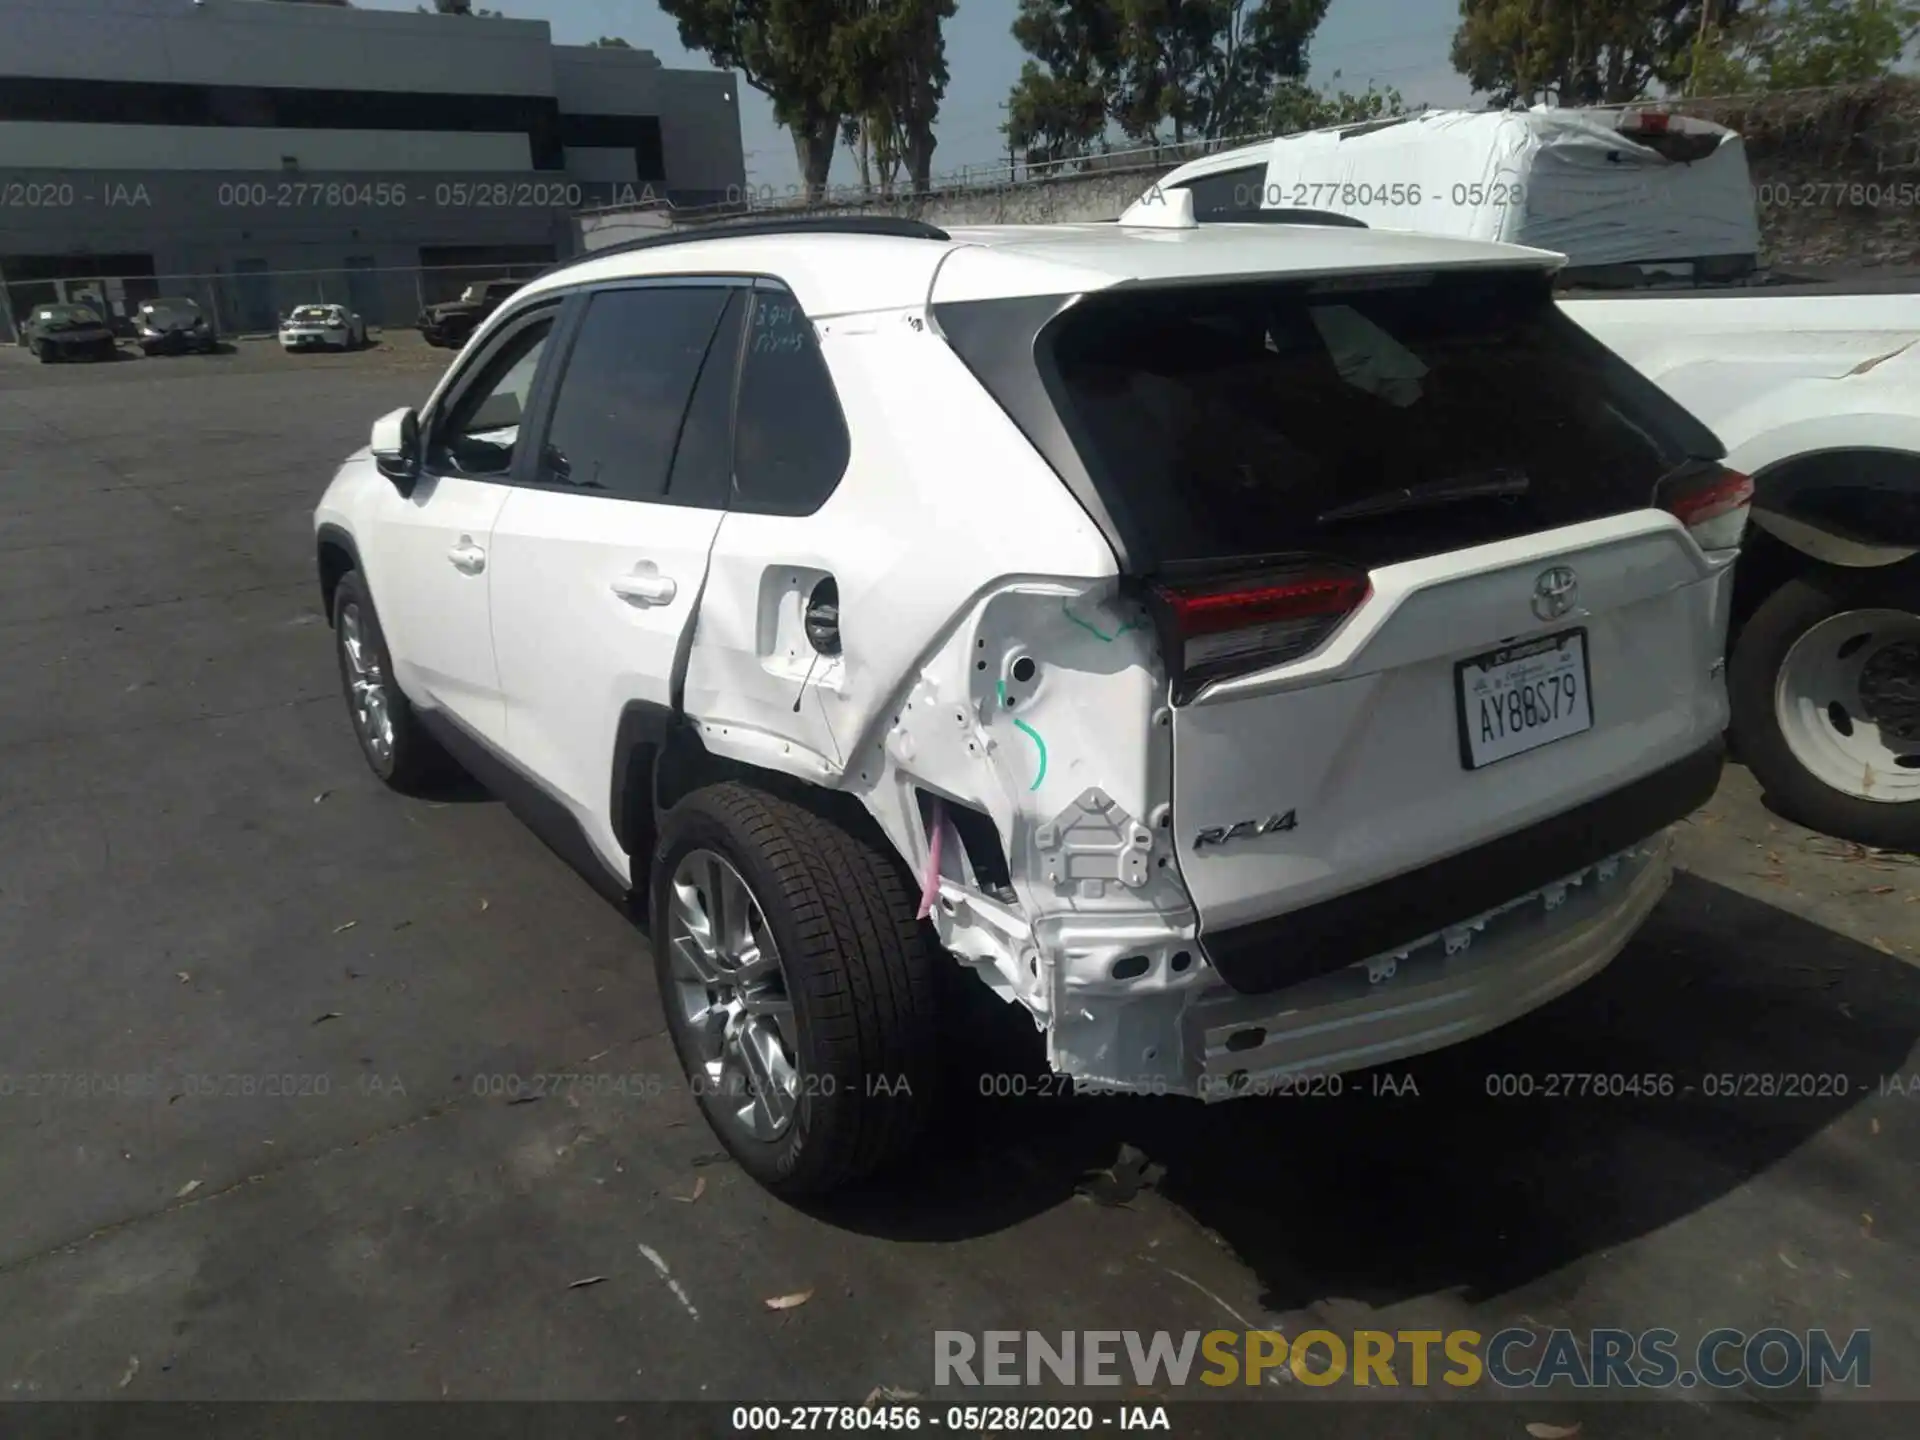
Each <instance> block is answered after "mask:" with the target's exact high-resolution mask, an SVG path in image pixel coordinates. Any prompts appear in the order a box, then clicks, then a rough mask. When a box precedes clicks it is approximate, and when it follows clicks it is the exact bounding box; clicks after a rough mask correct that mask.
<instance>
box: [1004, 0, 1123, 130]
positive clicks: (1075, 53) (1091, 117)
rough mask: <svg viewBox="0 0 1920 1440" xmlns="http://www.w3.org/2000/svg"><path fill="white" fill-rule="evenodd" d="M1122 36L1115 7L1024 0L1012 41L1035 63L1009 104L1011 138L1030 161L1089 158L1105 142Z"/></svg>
mask: <svg viewBox="0 0 1920 1440" xmlns="http://www.w3.org/2000/svg"><path fill="white" fill-rule="evenodd" d="M1120 29H1121V18H1120V14H1119V9H1118V6H1117V5H1115V4H1113V3H1112V0H1020V11H1019V14H1018V15H1016V16H1015V17H1014V21H1013V38H1014V39H1015V40H1017V41H1019V42H1020V47H1021V48H1022V49H1023V50H1025V51H1026V52H1027V53H1028V54H1029V55H1032V56H1033V57H1034V59H1032V60H1029V61H1027V62H1026V63H1025V64H1023V65H1022V66H1021V67H1020V78H1019V79H1018V80H1017V81H1015V82H1014V86H1013V91H1012V93H1011V94H1010V95H1008V97H1007V123H1006V132H1007V139H1008V141H1009V142H1010V143H1011V144H1013V145H1014V146H1015V147H1016V148H1021V149H1024V150H1025V151H1026V152H1027V159H1028V160H1029V161H1031V162H1033V163H1035V164H1040V163H1045V162H1047V161H1052V160H1066V159H1071V158H1073V157H1075V156H1078V155H1084V154H1086V153H1087V152H1088V151H1089V150H1091V149H1092V148H1093V145H1094V143H1095V142H1096V141H1098V140H1099V139H1100V138H1101V137H1102V136H1103V135H1105V133H1106V131H1107V117H1108V103H1109V99H1110V96H1111V95H1112V92H1113V90H1114V79H1113V76H1114V71H1115V69H1116V68H1117V66H1118V62H1119V43H1120Z"/></svg>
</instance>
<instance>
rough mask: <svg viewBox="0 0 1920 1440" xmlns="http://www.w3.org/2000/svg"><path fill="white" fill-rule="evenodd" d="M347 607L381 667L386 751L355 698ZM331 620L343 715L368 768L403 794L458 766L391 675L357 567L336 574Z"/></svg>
mask: <svg viewBox="0 0 1920 1440" xmlns="http://www.w3.org/2000/svg"><path fill="white" fill-rule="evenodd" d="M349 611H351V612H353V615H354V616H357V618H358V621H359V631H360V636H361V642H362V645H363V647H364V648H366V649H368V650H371V652H372V657H371V658H372V659H373V660H374V662H375V663H376V664H377V665H378V667H379V676H380V677H381V683H382V686H383V689H384V692H385V700H386V707H387V716H388V718H389V720H390V721H391V722H392V727H393V742H392V744H391V746H390V747H386V750H385V753H384V754H383V753H382V747H381V746H380V745H378V744H376V742H375V740H374V738H373V737H372V736H371V735H370V734H369V730H368V725H367V724H366V723H365V722H364V721H363V719H362V717H361V715H360V712H359V709H358V707H357V706H356V704H355V703H354V696H353V675H352V662H351V661H350V660H349V658H348V653H347V651H348V646H347V634H348V627H347V625H346V624H345V623H344V622H346V621H347V620H348V618H349ZM332 619H333V652H334V661H335V663H336V664H337V665H338V666H339V669H340V689H341V692H342V694H343V696H344V697H345V699H346V702H347V719H348V722H349V723H350V724H351V725H352V726H353V733H354V738H355V739H357V740H358V741H359V742H360V753H361V754H362V755H364V756H365V757H366V761H367V765H368V767H369V768H370V769H371V770H372V771H373V773H374V774H375V775H377V776H379V777H380V779H381V780H383V781H385V782H386V783H387V785H389V786H390V787H392V788H393V789H395V790H398V791H400V792H401V793H402V794H417V793H419V792H421V791H425V790H429V789H432V788H433V787H434V786H436V785H438V784H441V783H443V782H444V781H445V780H446V779H448V778H449V777H450V776H451V775H453V774H454V773H455V772H456V770H457V768H458V767H457V766H455V764H454V762H453V760H452V758H451V757H450V756H448V754H447V752H446V751H445V750H444V749H442V748H441V746H440V742H439V741H437V740H435V739H434V738H433V736H432V735H431V734H430V733H428V731H427V729H426V727H425V726H424V725H422V724H421V722H420V716H419V715H418V714H417V713H416V712H415V710H414V708H413V705H412V703H411V702H410V701H409V700H408V699H407V697H406V695H405V694H403V693H402V692H401V689H400V686H399V684H398V683H397V682H396V681H395V680H394V678H393V655H392V653H391V652H390V651H389V650H388V649H387V636H386V632H385V631H384V630H382V629H381V628H380V616H379V614H378V612H376V611H375V610H374V608H373V597H372V596H370V595H369V594H368V593H367V587H366V582H365V581H363V580H362V579H361V578H360V572H359V571H357V570H349V571H348V572H347V573H346V574H345V575H343V576H341V577H340V583H339V585H338V586H337V587H336V588H335V590H334V592H333V616H332Z"/></svg>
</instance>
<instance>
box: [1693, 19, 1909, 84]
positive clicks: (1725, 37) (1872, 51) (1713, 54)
mask: <svg viewBox="0 0 1920 1440" xmlns="http://www.w3.org/2000/svg"><path fill="white" fill-rule="evenodd" d="M1917 34H1920V3H1914V0H1759V3H1758V4H1757V5H1756V6H1755V8H1753V9H1752V10H1749V11H1748V12H1747V13H1746V14H1744V15H1740V16H1738V17H1736V18H1734V19H1733V20H1731V21H1729V22H1728V23H1727V24H1724V25H1717V26H1714V27H1713V29H1712V30H1711V31H1710V33H1709V34H1708V35H1707V36H1706V37H1705V39H1704V40H1703V41H1702V43H1701V44H1699V45H1698V46H1697V47H1696V50H1695V55H1694V63H1693V71H1692V74H1691V75H1690V76H1689V77H1688V81H1687V90H1688V92H1689V93H1690V94H1694V95H1738V94H1746V93H1749V92H1752V91H1758V90H1800V89H1809V88H1812V87H1814V86H1821V85H1850V84H1857V83H1860V82H1862V81H1868V80H1877V79H1880V78H1881V77H1882V76H1885V75H1888V74H1891V73H1892V71H1893V68H1894V67H1895V66H1896V65H1897V64H1898V63H1899V61H1900V57H1901V55H1902V54H1904V53H1905V51H1906V49H1907V47H1908V45H1909V44H1911V43H1912V42H1913V40H1914V38H1915V36H1916V35H1917Z"/></svg>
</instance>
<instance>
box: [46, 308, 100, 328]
mask: <svg viewBox="0 0 1920 1440" xmlns="http://www.w3.org/2000/svg"><path fill="white" fill-rule="evenodd" d="M34 318H35V319H36V320H40V321H42V322H44V323H46V324H49V325H98V324H99V323H100V317H99V316H98V315H96V314H94V312H93V311H91V310H89V309H88V308H87V307H86V306H84V305H43V306H41V307H40V309H39V310H37V311H36V312H34Z"/></svg>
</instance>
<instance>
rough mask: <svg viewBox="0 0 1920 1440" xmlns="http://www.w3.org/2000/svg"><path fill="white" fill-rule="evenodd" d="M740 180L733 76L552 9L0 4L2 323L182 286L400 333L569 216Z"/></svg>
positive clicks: (235, 307) (173, 1)
mask: <svg viewBox="0 0 1920 1440" xmlns="http://www.w3.org/2000/svg"><path fill="white" fill-rule="evenodd" d="M744 179H745V174H744V162H743V158H742V154H741V142H740V111H739V95H738V91H737V88H736V84H735V80H734V77H733V76H732V75H731V74H729V73H726V72H721V71H712V70H678V69H669V68H667V67H666V66H663V65H662V64H661V63H660V61H659V60H658V59H657V58H656V57H655V56H654V55H652V54H651V53H649V52H647V51H644V50H622V49H592V48H587V47H580V46H558V45H555V44H553V42H552V34H551V32H550V31H549V29H548V26H547V24H546V22H545V21H539V20H510V19H509V20H499V19H481V18H475V17H472V16H465V15H442V14H417V13H411V12H397V11H389V10H364V9H357V8H350V7H345V6H338V5H333V4H300V3H284V0H0V282H4V284H5V286H6V291H7V297H8V302H9V303H8V304H7V305H4V306H0V333H4V332H5V331H6V327H7V325H8V318H7V317H8V312H11V314H12V315H13V316H18V315H20V314H22V313H24V311H25V310H26V309H27V308H28V307H29V306H31V305H34V304H41V303H46V302H47V301H50V300H54V299H75V298H87V299H91V300H93V301H95V302H97V303H99V304H101V305H103V306H105V307H106V308H107V309H109V310H120V311H125V310H126V308H127V307H128V306H130V305H132V304H134V303H137V302H138V300H140V299H143V298H148V297H150V296H152V295H155V294H180V293H186V294H191V295H194V296H196V298H199V299H200V300H201V303H202V305H203V306H205V305H213V306H215V307H217V308H218V309H219V311H220V316H219V321H220V324H221V327H222V328H223V329H224V330H226V331H229V332H242V331H247V330H257V329H267V328H271V326H272V325H273V324H274V323H275V321H276V319H277V318H278V315H279V314H280V313H281V312H283V311H284V310H285V309H286V308H287V307H288V306H290V305H292V304H295V303H298V302H300V301H304V300H312V299H321V298H325V299H329V300H341V301H346V302H349V303H351V304H352V305H353V306H354V307H355V308H356V309H358V310H359V311H360V312H361V313H362V314H364V315H366V316H367V318H368V319H369V320H371V321H372V322H373V323H375V324H396V325H398V324H406V323H410V322H411V320H412V319H413V317H414V316H415V315H416V314H417V312H418V310H419V307H420V305H421V304H422V303H423V302H430V301H434V300H439V299H444V298H447V297H448V296H449V295H451V294H452V293H455V292H457V291H458V290H459V289H460V288H461V286H462V285H463V284H465V283H466V282H467V281H468V280H470V279H474V278H484V277H488V276H494V275H499V274H502V273H509V272H511V273H521V272H524V271H525V270H527V269H529V268H531V267H534V266H537V265H538V264H541V263H545V262H547V261H550V260H552V259H555V258H559V257H561V256H564V255H565V254H567V253H569V252H570V250H571V249H572V248H573V245H574V238H573V237H574V234H575V231H574V227H573V225H572V223H571V220H570V216H571V215H572V213H573V212H574V211H576V210H579V209H581V208H585V207H592V206H598V205H608V204H620V203H632V202H633V201H634V200H636V199H641V198H647V197H651V196H658V197H661V198H664V199H668V200H671V201H672V202H673V203H675V204H676V205H701V204H712V203H716V202H723V201H726V200H727V199H729V198H730V197H731V196H738V194H739V193H740V187H741V185H742V184H743V182H744Z"/></svg>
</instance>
